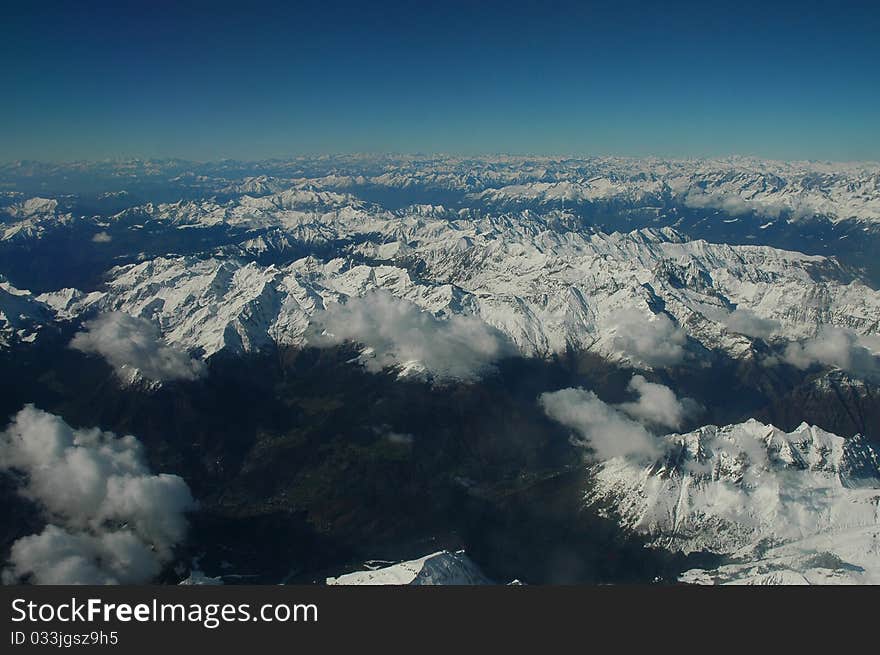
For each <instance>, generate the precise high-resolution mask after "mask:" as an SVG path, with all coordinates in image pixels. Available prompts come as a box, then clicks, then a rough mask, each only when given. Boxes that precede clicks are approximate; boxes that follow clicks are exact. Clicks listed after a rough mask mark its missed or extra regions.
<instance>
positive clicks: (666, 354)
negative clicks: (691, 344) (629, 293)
mask: <svg viewBox="0 0 880 655" xmlns="http://www.w3.org/2000/svg"><path fill="white" fill-rule="evenodd" d="M604 324H605V328H606V329H609V330H612V331H613V332H614V336H613V339H612V346H613V348H614V349H615V350H616V351H617V352H620V353H622V354H623V355H625V356H626V357H627V358H628V359H630V360H631V361H632V362H633V363H635V364H639V365H644V366H649V367H651V368H658V367H665V366H671V365H673V364H678V363H679V362H681V360H682V359H684V354H685V350H684V345H685V344H686V343H687V334H686V333H685V332H684V330H682V329H681V328H680V327H678V326H677V325H676V324H675V323H673V322H672V320H670V318H669V317H668V316H667V315H666V314H654V315H652V316H650V317H648V316H646V315H645V314H643V313H641V312H639V311H636V310H634V309H621V310H618V311H616V312H613V313H611V314H609V315H608V317H606V319H605V321H604Z"/></svg>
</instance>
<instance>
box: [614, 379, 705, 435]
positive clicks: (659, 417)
mask: <svg viewBox="0 0 880 655" xmlns="http://www.w3.org/2000/svg"><path fill="white" fill-rule="evenodd" d="M629 390H630V391H633V392H635V393H637V394H638V396H639V397H638V400H636V401H635V402H628V403H621V404H620V405H618V406H617V407H618V408H619V409H620V410H622V411H623V412H625V413H626V414H629V415H630V416H631V417H632V418H634V419H636V420H638V421H641V422H643V423H647V424H650V425H656V426H662V427H667V428H674V429H678V428H680V427H681V426H682V423H684V420H685V419H686V418H687V417H688V416H691V415H692V414H694V413H696V412H697V411H699V409H700V406H699V404H697V403H696V401H694V400H692V399H691V398H684V399H682V400H679V399H678V398H677V397H676V395H675V392H674V391H673V390H672V389H670V388H669V387H667V386H665V385H662V384H657V383H655V382H648V381H647V380H646V379H645V378H644V377H643V376H641V375H634V376H633V378H632V380H630V382H629Z"/></svg>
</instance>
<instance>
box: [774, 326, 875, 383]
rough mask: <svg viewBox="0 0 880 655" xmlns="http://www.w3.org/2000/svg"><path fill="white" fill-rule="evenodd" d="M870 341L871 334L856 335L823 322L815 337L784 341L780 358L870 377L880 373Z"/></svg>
mask: <svg viewBox="0 0 880 655" xmlns="http://www.w3.org/2000/svg"><path fill="white" fill-rule="evenodd" d="M874 343H875V342H874V340H873V339H872V338H870V337H867V338H866V337H860V336H859V335H857V334H856V333H854V332H852V331H851V330H845V329H843V328H838V327H832V326H823V327H822V329H821V330H820V331H819V333H818V334H817V335H816V336H815V337H813V338H811V339H806V340H804V341H800V342H795V343H790V344H788V346H787V347H786V349H785V353H784V354H783V360H784V361H785V362H787V363H789V364H791V365H792V366H795V367H797V368H800V369H807V368H810V367H811V366H813V365H816V364H819V365H822V366H831V367H835V368H839V369H841V370H844V371H846V372H848V373H852V374H854V375H858V376H864V377H874V376H876V375H878V374H880V360H878V358H877V356H876V355H875V354H874V351H873V346H874Z"/></svg>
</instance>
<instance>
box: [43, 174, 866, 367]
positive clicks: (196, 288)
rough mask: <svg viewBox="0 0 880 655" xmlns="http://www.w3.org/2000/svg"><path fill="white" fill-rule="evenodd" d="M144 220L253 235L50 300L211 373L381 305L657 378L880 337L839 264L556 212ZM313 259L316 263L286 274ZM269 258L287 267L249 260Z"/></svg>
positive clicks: (163, 211) (197, 208)
mask: <svg viewBox="0 0 880 655" xmlns="http://www.w3.org/2000/svg"><path fill="white" fill-rule="evenodd" d="M148 209H149V211H150V212H151V213H152V214H153V215H154V216H156V217H157V220H160V221H167V222H170V223H172V224H173V225H175V226H177V227H178V228H181V229H183V228H184V227H190V228H191V227H198V226H215V225H217V224H225V223H229V224H233V225H236V226H239V227H243V228H245V229H247V230H249V231H250V233H251V234H255V235H256V236H250V237H248V238H245V239H244V240H243V241H241V242H240V243H239V244H238V245H236V246H234V247H232V246H226V247H223V248H221V249H219V250H217V251H215V252H214V253H213V255H212V256H210V257H201V256H166V257H159V258H155V259H151V260H148V261H144V262H142V263H137V264H132V265H128V266H123V267H118V268H115V269H113V270H112V271H110V273H109V275H108V278H109V279H108V283H107V285H106V288H105V290H103V291H101V292H100V293H91V294H89V295H88V296H85V297H82V298H81V297H80V295H79V294H77V293H75V292H72V291H65V292H54V293H51V294H46V295H44V296H43V297H42V299H43V300H45V301H46V302H47V303H48V304H50V305H52V306H53V307H55V308H56V309H57V310H58V311H59V312H60V313H61V314H62V315H63V316H64V317H74V316H77V315H80V314H82V313H84V312H87V311H123V312H126V313H129V314H132V315H134V316H139V317H144V318H147V319H148V320H151V321H153V322H155V323H156V324H157V325H158V326H159V327H160V328H161V330H162V332H163V334H164V335H165V338H166V339H167V340H168V341H170V342H172V343H175V344H177V345H179V346H182V347H183V348H186V349H190V350H197V351H199V352H200V353H202V354H203V355H204V356H210V355H211V354H213V353H216V352H218V351H219V350H221V349H224V348H230V349H232V350H234V351H235V350H238V351H249V350H254V349H258V348H260V347H261V346H263V345H265V344H267V343H269V342H271V341H278V342H281V343H288V344H302V343H304V341H305V338H306V331H307V329H308V327H309V324H310V322H311V319H312V317H313V316H314V315H315V313H316V312H320V311H322V310H324V309H326V308H328V307H329V306H330V305H332V304H334V303H338V302H344V301H345V300H346V299H347V298H351V297H359V296H363V295H364V294H366V293H368V292H370V291H371V290H375V289H383V290H385V291H388V292H390V293H391V294H393V295H394V296H396V297H399V298H403V299H405V300H407V301H409V302H412V303H414V304H415V305H417V306H418V307H419V308H421V309H422V310H424V311H426V312H429V313H431V314H432V315H434V316H437V317H439V318H448V317H450V316H453V315H467V316H474V317H477V318H479V319H480V320H481V321H483V322H485V323H486V324H487V325H488V326H491V327H492V328H494V329H496V330H498V331H500V332H501V333H503V334H504V335H506V337H507V338H508V339H509V341H510V342H511V343H512V344H514V345H515V347H516V348H517V349H518V350H519V352H521V353H522V354H524V355H527V356H539V357H546V356H550V355H552V354H553V353H558V352H563V351H565V350H566V349H569V348H573V349H576V350H589V351H593V352H596V353H598V354H601V355H604V356H607V357H610V358H612V359H619V360H625V361H630V362H632V363H634V364H637V365H641V366H646V367H651V366H654V365H668V364H674V363H679V362H681V361H684V360H686V359H687V358H689V357H702V356H703V355H704V354H705V350H719V351H722V352H724V353H725V354H727V355H730V356H733V357H736V358H749V357H752V356H753V355H754V349H753V341H754V339H756V338H763V339H766V340H769V341H774V340H776V341H780V342H784V341H786V340H798V339H807V338H810V337H814V336H815V335H816V334H817V332H818V331H819V330H820V329H821V328H822V326H825V325H828V326H836V327H839V328H842V329H846V330H848V331H851V332H852V333H853V334H855V335H861V336H868V337H870V335H876V334H877V333H878V330H880V294H878V293H877V292H876V291H874V290H873V289H871V288H869V287H867V286H865V285H864V284H863V283H861V282H860V281H859V280H858V279H857V278H856V277H854V276H853V274H852V273H850V272H849V271H848V270H847V269H846V268H844V267H842V266H841V265H840V264H839V263H838V262H837V261H836V260H834V259H831V258H826V257H821V256H808V255H803V254H800V253H796V252H789V251H783V250H778V249H775V248H770V247H765V246H731V245H723V244H710V243H707V242H705V241H701V240H697V241H687V240H685V239H684V237H682V235H680V234H678V233H676V232H675V231H674V230H671V229H669V228H663V229H660V230H654V229H643V230H637V231H634V232H631V233H628V234H620V233H615V234H610V235H609V234H602V233H596V232H594V231H593V230H589V229H582V228H577V227H575V226H571V225H569V221H568V216H567V215H566V214H561V213H558V212H557V213H555V214H550V215H537V214H535V213H533V212H531V211H528V210H526V211H522V212H518V213H514V214H502V215H498V216H482V215H479V214H478V213H474V212H471V211H469V210H461V211H451V210H448V209H445V208H443V207H438V206H430V205H425V206H414V207H412V208H410V209H409V210H407V211H404V212H390V211H386V210H381V209H378V208H375V207H370V206H367V205H365V204H364V203H362V202H360V201H352V199H351V198H350V197H348V196H342V195H338V194H329V193H323V192H320V193H319V192H314V191H303V190H296V191H293V190H291V191H286V192H283V193H281V194H275V195H269V196H264V197H261V198H250V197H248V196H245V197H244V198H242V199H241V200H240V201H235V202H230V203H227V204H225V205H222V206H221V205H217V204H216V203H213V202H208V203H193V202H188V203H179V204H175V205H162V206H158V207H149V208H148ZM303 251H307V252H310V253H314V254H313V255H311V256H308V257H303V258H300V259H296V260H295V261H293V262H290V263H284V255H285V254H287V253H291V252H292V253H298V252H303ZM267 253H268V254H269V255H270V256H269V259H270V260H271V259H272V257H277V258H278V259H279V260H280V262H279V263H278V264H268V265H267V264H258V263H256V262H255V261H253V260H254V259H258V258H260V257H263V256H265V255H267ZM646 340H647V341H648V342H649V345H650V343H653V342H656V341H664V342H668V343H669V344H671V345H670V347H671V351H672V352H671V355H670V356H669V357H666V358H664V359H662V361H658V360H656V358H653V357H652V356H651V355H650V353H648V352H647V351H646V349H645V347H644V344H643V343H642V342H644V341H646Z"/></svg>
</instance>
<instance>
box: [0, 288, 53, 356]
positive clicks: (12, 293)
mask: <svg viewBox="0 0 880 655" xmlns="http://www.w3.org/2000/svg"><path fill="white" fill-rule="evenodd" d="M54 318H55V317H54V315H53V312H52V310H51V309H50V308H49V307H48V306H46V305H45V304H43V303H42V302H40V301H39V300H37V299H36V298H34V296H33V295H32V294H31V293H30V292H29V291H24V290H22V289H16V288H15V287H14V286H12V285H11V284H10V283H9V282H8V281H7V280H6V279H5V278H4V277H2V276H0V348H2V347H7V346H9V345H10V344H11V343H14V342H21V341H24V342H29V341H33V340H34V339H36V338H37V335H38V333H39V331H40V329H41V328H42V327H43V326H45V325H46V324H48V323H51V322H52V321H53V320H54Z"/></svg>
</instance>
